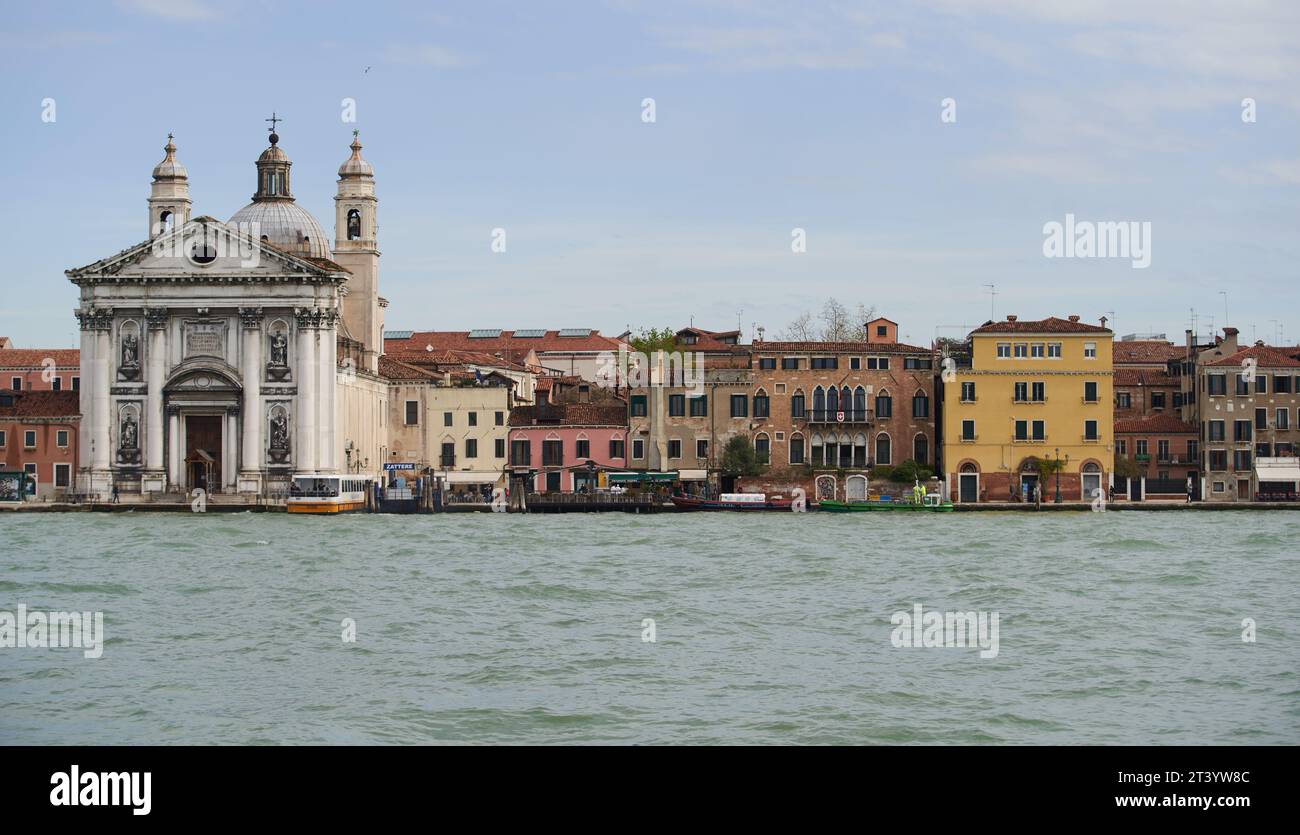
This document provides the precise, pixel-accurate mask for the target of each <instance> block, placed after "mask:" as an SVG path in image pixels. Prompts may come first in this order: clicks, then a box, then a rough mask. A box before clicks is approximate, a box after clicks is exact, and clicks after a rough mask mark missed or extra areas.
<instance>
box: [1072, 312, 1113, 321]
mask: <svg viewBox="0 0 1300 835" xmlns="http://www.w3.org/2000/svg"><path fill="white" fill-rule="evenodd" d="M1070 321H1071V322H1077V321H1079V314H1077V313H1076V314H1074V315H1073V316H1071V317H1070ZM1103 324H1105V323H1103Z"/></svg>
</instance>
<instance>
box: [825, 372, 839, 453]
mask: <svg viewBox="0 0 1300 835" xmlns="http://www.w3.org/2000/svg"><path fill="white" fill-rule="evenodd" d="M832 391H833V389H832ZM839 461H840V439H839V438H838V437H837V436H836V435H833V434H832V435H828V436H827V437H826V466H828V467H835V466H838V465H839Z"/></svg>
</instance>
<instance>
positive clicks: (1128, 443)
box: [1115, 413, 1201, 499]
mask: <svg viewBox="0 0 1300 835" xmlns="http://www.w3.org/2000/svg"><path fill="white" fill-rule="evenodd" d="M1198 435H1199V433H1198V430H1197V427H1196V426H1195V425H1194V424H1191V423H1187V422H1185V421H1182V420H1179V419H1178V417H1177V416H1176V415H1173V414H1168V413H1165V414H1153V415H1149V416H1147V417H1139V418H1124V419H1120V418H1118V417H1117V418H1116V420H1115V466H1116V471H1117V472H1118V471H1119V470H1120V467H1121V465H1120V461H1121V459H1127V460H1128V461H1129V462H1132V463H1131V465H1125V469H1128V470H1130V471H1131V472H1132V474H1133V475H1132V476H1131V483H1130V489H1129V497H1130V498H1134V499H1136V498H1143V497H1146V496H1157V495H1160V496H1172V495H1177V496H1185V495H1186V494H1187V480H1188V479H1189V478H1190V479H1192V481H1193V484H1194V483H1195V481H1196V480H1198V479H1199V477H1200V469H1201V465H1200V440H1199V437H1198ZM1134 482H1136V486H1135V485H1134Z"/></svg>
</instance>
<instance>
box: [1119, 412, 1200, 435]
mask: <svg viewBox="0 0 1300 835" xmlns="http://www.w3.org/2000/svg"><path fill="white" fill-rule="evenodd" d="M1114 431H1115V433H1116V434H1121V433H1122V434H1138V435H1195V434H1196V433H1197V429H1196V427H1195V426H1193V425H1192V424H1190V423H1185V422H1183V421H1181V420H1179V419H1178V418H1176V417H1174V416H1173V415H1151V416H1149V417H1143V418H1131V419H1129V420H1117V421H1115V430H1114Z"/></svg>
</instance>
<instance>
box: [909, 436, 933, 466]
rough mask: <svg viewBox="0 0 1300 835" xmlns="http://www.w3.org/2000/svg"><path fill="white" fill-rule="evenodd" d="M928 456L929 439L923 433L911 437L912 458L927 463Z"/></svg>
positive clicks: (919, 462) (917, 461) (920, 462)
mask: <svg viewBox="0 0 1300 835" xmlns="http://www.w3.org/2000/svg"><path fill="white" fill-rule="evenodd" d="M929 458H930V439H929V438H927V437H925V436H924V435H917V436H916V437H915V438H913V439H912V459H913V460H914V461H916V463H918V464H929V463H930V461H929Z"/></svg>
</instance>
